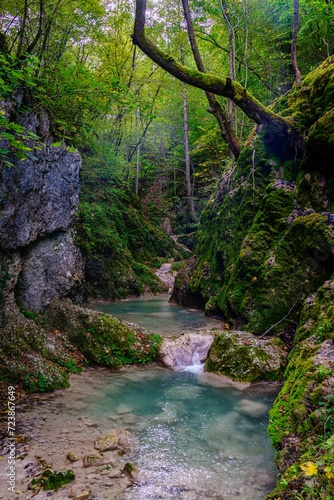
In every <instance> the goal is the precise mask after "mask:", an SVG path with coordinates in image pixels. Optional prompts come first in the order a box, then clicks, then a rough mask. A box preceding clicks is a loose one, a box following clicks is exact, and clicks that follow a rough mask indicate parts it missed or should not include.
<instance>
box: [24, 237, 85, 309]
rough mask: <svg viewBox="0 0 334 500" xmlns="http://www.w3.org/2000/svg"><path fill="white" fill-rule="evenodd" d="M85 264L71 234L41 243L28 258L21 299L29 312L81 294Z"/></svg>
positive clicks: (38, 243) (43, 240)
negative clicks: (57, 300) (60, 299)
mask: <svg viewBox="0 0 334 500" xmlns="http://www.w3.org/2000/svg"><path fill="white" fill-rule="evenodd" d="M82 276H83V261H82V258H81V254H80V252H79V250H78V249H77V248H76V247H75V246H74V244H73V240H72V236H71V235H70V233H56V234H54V235H51V236H47V237H45V238H43V239H41V240H38V241H37V242H36V244H34V245H32V246H31V247H30V248H29V250H28V252H27V255H26V257H25V259H24V262H23V265H22V269H21V273H20V275H19V278H18V283H17V297H18V299H19V302H20V304H22V305H23V307H24V308H25V309H28V310H32V311H38V312H41V311H43V310H44V309H45V307H46V306H47V305H48V304H50V303H51V302H52V301H53V300H55V299H58V298H59V297H66V296H71V297H75V296H76V294H78V295H79V294H80V284H81V281H82Z"/></svg>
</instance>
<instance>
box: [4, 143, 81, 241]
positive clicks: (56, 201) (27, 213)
mask: <svg viewBox="0 0 334 500" xmlns="http://www.w3.org/2000/svg"><path fill="white" fill-rule="evenodd" d="M34 154H35V157H36V159H35V160H30V159H26V160H24V161H18V162H16V163H15V164H14V165H13V166H11V167H4V168H3V171H2V176H1V180H0V200H1V205H0V246H2V247H3V248H5V249H6V250H12V249H15V248H21V247H25V246H27V245H29V244H30V243H31V242H33V241H35V240H36V239H38V238H40V237H41V236H45V235H46V234H51V233H54V232H55V231H65V230H67V229H68V228H69V226H70V225H71V222H72V219H73V216H74V214H75V212H76V210H77V208H78V199H79V191H80V184H79V172H80V169H81V157H80V155H79V154H78V153H72V152H69V151H67V150H66V148H65V147H50V148H45V149H42V150H41V151H36V152H34Z"/></svg>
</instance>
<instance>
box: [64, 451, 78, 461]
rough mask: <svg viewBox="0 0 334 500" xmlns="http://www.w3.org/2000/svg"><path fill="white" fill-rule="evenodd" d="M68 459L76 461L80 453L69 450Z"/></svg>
mask: <svg viewBox="0 0 334 500" xmlns="http://www.w3.org/2000/svg"><path fill="white" fill-rule="evenodd" d="M66 458H67V460H69V461H70V462H76V461H77V460H79V459H78V454H77V453H76V452H75V451H69V452H68V453H67V455H66Z"/></svg>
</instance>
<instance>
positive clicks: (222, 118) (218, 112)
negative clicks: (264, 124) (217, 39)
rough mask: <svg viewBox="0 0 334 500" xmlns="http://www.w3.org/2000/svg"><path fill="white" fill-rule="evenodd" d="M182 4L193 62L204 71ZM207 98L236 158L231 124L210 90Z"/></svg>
mask: <svg viewBox="0 0 334 500" xmlns="http://www.w3.org/2000/svg"><path fill="white" fill-rule="evenodd" d="M182 5H183V11H184V17H185V19H186V23H187V29H188V37H189V42H190V46H191V50H192V52H193V55H194V59H195V63H196V66H197V69H198V71H201V72H202V73H205V68H204V64H203V60H202V56H201V54H200V51H199V49H198V45H197V41H196V37H195V32H194V27H193V23H192V19H191V13H190V9H189V3H188V0H182ZM205 94H206V97H207V100H208V102H209V105H210V108H209V112H210V113H212V114H213V115H214V117H215V118H216V120H217V121H218V124H219V127H220V132H221V135H222V138H223V140H224V141H225V142H226V143H227V144H228V147H229V150H230V151H231V153H232V154H233V155H234V156H235V157H236V158H238V156H239V154H240V144H239V141H238V139H237V138H236V136H235V135H234V133H233V130H232V128H231V124H230V122H229V120H228V118H227V116H226V114H225V112H224V110H223V108H222V107H221V105H220V102H219V101H218V99H217V98H216V96H215V95H214V94H212V93H211V92H205Z"/></svg>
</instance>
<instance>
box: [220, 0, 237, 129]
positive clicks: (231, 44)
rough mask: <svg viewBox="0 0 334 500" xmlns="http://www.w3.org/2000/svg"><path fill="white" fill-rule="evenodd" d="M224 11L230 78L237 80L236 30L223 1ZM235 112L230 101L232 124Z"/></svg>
mask: <svg viewBox="0 0 334 500" xmlns="http://www.w3.org/2000/svg"><path fill="white" fill-rule="evenodd" d="M221 3H222V9H223V17H224V20H225V23H226V26H227V34H228V51H229V60H230V78H231V80H235V34H234V28H233V26H232V24H231V20H230V16H229V13H228V12H229V9H228V7H227V3H226V1H225V0H221ZM233 112H234V103H233V101H231V100H229V102H228V119H229V120H230V122H231V123H232V119H233Z"/></svg>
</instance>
